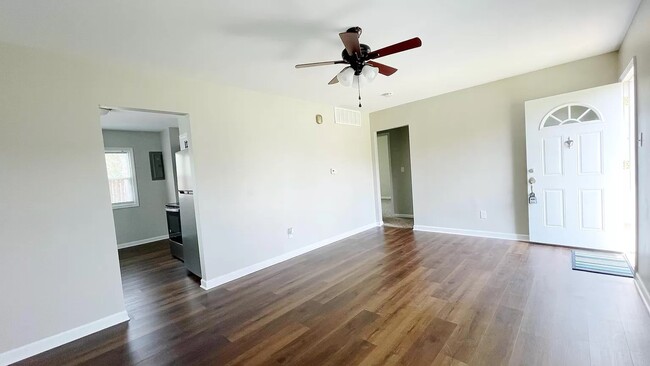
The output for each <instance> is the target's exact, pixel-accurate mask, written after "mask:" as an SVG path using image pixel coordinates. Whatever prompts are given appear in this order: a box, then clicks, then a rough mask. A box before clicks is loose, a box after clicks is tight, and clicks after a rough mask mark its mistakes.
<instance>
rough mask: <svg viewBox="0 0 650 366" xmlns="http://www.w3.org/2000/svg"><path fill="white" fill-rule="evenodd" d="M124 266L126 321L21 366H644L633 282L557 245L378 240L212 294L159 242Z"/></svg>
mask: <svg viewBox="0 0 650 366" xmlns="http://www.w3.org/2000/svg"><path fill="white" fill-rule="evenodd" d="M120 263H121V266H122V276H123V286H124V293H125V297H126V307H127V310H128V313H129V315H130V316H131V321H130V322H129V323H128V324H122V325H118V326H115V327H112V328H109V329H107V330H104V331H102V332H99V333H96V334H93V335H91V336H88V337H86V338H83V339H80V340H78V341H75V342H72V343H70V344H67V345H64V346H62V347H59V348H57V349H54V350H51V351H49V352H46V353H44V354H41V355H38V356H35V357H33V358H31V359H28V360H26V361H24V362H23V363H24V364H55V365H63V364H89V365H121V364H141V365H166V364H172V363H173V364H178V365H185V364H205V365H258V364H263V365H279V364H290V365H396V364H399V365H465V364H467V365H508V364H510V365H650V317H649V315H648V313H647V311H646V309H645V308H644V305H643V303H642V301H641V299H640V297H639V295H638V294H637V292H636V289H635V287H634V284H633V281H632V280H631V279H628V278H621V277H612V276H605V275H599V274H593V273H586V272H577V271H572V270H571V265H570V251H569V250H568V249H564V248H559V247H551V246H541V245H530V244H527V243H521V242H514V241H502V240H495V239H483V238H472V237H464V236H455V235H444V234H434V233H424V232H413V231H411V230H405V229H394V228H377V229H372V230H369V231H366V232H363V233H361V234H358V235H355V236H353V237H351V238H348V239H346V240H343V241H341V242H338V243H335V244H332V245H329V246H327V247H324V248H321V249H319V250H316V251H313V252H311V253H308V254H306V255H303V256H300V257H297V258H294V259H292V260H290V261H287V262H284V263H281V264H279V265H276V266H273V267H271V268H268V269H265V270H263V271H260V272H256V273H254V274H252V275H250V276H247V277H244V278H242V279H239V280H237V281H234V282H231V283H228V284H226V285H224V286H222V287H219V288H216V289H214V290H212V291H207V292H206V291H204V290H201V289H200V288H199V287H198V286H199V284H198V282H197V281H196V280H195V279H193V278H192V277H188V276H187V275H186V272H185V269H184V268H183V266H182V264H181V263H180V262H178V261H176V260H175V259H172V258H171V257H170V255H169V250H168V247H167V245H166V243H165V242H159V243H155V244H153V245H146V246H141V247H135V248H130V249H126V250H123V251H120Z"/></svg>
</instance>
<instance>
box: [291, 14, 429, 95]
mask: <svg viewBox="0 0 650 366" xmlns="http://www.w3.org/2000/svg"><path fill="white" fill-rule="evenodd" d="M361 32H362V30H361V28H360V27H352V28H350V29H348V30H347V31H345V32H343V33H339V37H340V38H341V41H342V42H343V46H344V47H345V48H344V49H343V51H342V52H341V58H342V60H337V61H324V62H312V63H308V64H299V65H296V68H297V69H302V68H306V67H314V66H325V65H340V64H347V65H349V66H346V67H345V68H344V69H343V70H341V71H340V72H339V73H338V74H336V76H335V77H334V78H333V79H332V80H330V82H329V85H333V84H337V83H340V84H341V85H343V86H354V87H356V88H357V89H358V90H359V107H361V87H362V86H365V85H367V84H369V83H371V82H372V81H373V80H374V79H375V77H376V76H377V74H382V75H385V76H390V75H393V74H394V73H395V72H397V69H396V68H394V67H390V66H387V65H384V64H380V63H379V62H376V61H372V60H374V59H377V58H380V57H384V56H388V55H392V54H395V53H398V52H403V51H407V50H410V49H413V48H417V47H420V46H422V41H421V40H420V38H418V37H415V38H411V39H409V40H406V41H403V42H399V43H395V44H394V45H391V46H388V47H384V48H381V49H379V50H376V51H372V50H371V49H370V47H369V46H368V45H365V44H362V43H359V37H360V36H361Z"/></svg>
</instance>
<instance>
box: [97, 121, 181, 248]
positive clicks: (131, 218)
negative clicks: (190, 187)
mask: <svg viewBox="0 0 650 366" xmlns="http://www.w3.org/2000/svg"><path fill="white" fill-rule="evenodd" d="M102 134H103V136H104V147H130V148H133V154H134V160H135V175H136V180H137V183H138V198H139V201H140V205H139V206H138V207H131V208H120V209H113V218H114V220H115V234H116V235H117V243H118V245H119V244H125V243H131V242H134V241H138V240H145V239H149V238H155V237H159V236H164V235H167V221H166V218H165V203H167V185H166V181H165V180H157V181H153V180H151V171H150V168H149V152H150V151H163V149H162V144H161V135H160V132H139V131H115V130H103V131H102ZM167 174H169V172H168V171H165V177H167ZM106 189H108V186H107V187H106Z"/></svg>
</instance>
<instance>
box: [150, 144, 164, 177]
mask: <svg viewBox="0 0 650 366" xmlns="http://www.w3.org/2000/svg"><path fill="white" fill-rule="evenodd" d="M149 166H150V167H151V180H165V164H164V163H163V155H162V151H149Z"/></svg>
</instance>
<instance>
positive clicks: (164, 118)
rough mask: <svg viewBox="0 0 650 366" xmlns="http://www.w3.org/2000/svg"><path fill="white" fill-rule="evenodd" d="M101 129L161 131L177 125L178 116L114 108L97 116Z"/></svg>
mask: <svg viewBox="0 0 650 366" xmlns="http://www.w3.org/2000/svg"><path fill="white" fill-rule="evenodd" d="M99 120H100V123H101V125H102V129H103V130H122V131H151V132H157V131H162V130H164V129H166V128H169V127H178V117H176V116H174V115H171V114H165V113H156V112H141V111H130V110H121V109H114V110H112V111H110V112H109V113H108V114H106V115H103V116H100V117H99Z"/></svg>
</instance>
